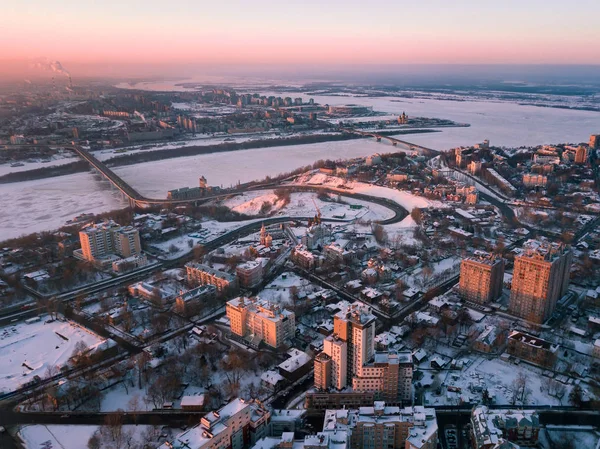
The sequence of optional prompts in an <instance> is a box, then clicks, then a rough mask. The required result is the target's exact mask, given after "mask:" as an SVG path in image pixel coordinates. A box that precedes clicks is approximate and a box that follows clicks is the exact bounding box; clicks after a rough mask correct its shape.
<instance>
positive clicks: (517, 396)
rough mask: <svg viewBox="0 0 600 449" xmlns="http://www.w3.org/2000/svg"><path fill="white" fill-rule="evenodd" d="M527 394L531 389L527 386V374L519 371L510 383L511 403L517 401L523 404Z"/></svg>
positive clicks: (513, 403)
mask: <svg viewBox="0 0 600 449" xmlns="http://www.w3.org/2000/svg"><path fill="white" fill-rule="evenodd" d="M529 394H531V390H530V389H529V388H528V387H527V376H526V375H525V373H523V372H519V374H517V377H516V378H515V380H514V381H513V383H512V397H511V405H515V404H516V403H517V402H519V401H520V402H521V404H525V402H526V401H527V398H528V396H529Z"/></svg>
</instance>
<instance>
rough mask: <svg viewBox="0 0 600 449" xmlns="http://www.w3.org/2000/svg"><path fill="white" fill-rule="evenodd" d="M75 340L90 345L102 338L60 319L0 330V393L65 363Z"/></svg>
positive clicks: (91, 346)
mask: <svg viewBox="0 0 600 449" xmlns="http://www.w3.org/2000/svg"><path fill="white" fill-rule="evenodd" d="M57 333H59V334H60V335H62V336H64V337H66V338H67V339H68V340H64V339H63V338H61V337H59V336H58V335H57ZM79 341H83V342H84V343H85V344H86V345H87V346H88V347H90V348H93V347H97V346H98V345H100V344H101V343H103V342H104V341H105V340H104V339H102V338H100V337H99V336H97V335H96V334H93V333H91V332H90V331H88V330H87V329H84V328H82V327H79V326H78V325H77V324H74V323H71V322H62V321H54V322H52V323H47V322H45V321H44V320H42V321H40V322H37V323H32V324H25V323H19V324H17V325H14V326H7V327H4V328H2V329H0V392H8V391H12V390H16V389H17V388H19V387H20V385H22V384H24V383H26V382H29V381H31V380H33V377H34V376H36V375H37V376H40V377H41V378H44V377H45V371H46V369H47V368H48V367H51V366H58V367H60V366H63V365H65V364H66V363H67V361H68V360H69V358H70V357H71V355H72V354H73V349H74V348H75V345H76V344H77V342H79ZM24 363H25V364H27V366H29V367H30V368H32V370H30V369H28V368H26V367H25V366H23V364H24Z"/></svg>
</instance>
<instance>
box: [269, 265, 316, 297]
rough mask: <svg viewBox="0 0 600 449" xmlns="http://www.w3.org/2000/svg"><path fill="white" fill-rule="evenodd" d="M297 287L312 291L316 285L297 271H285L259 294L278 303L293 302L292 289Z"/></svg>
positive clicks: (301, 290) (303, 290)
mask: <svg viewBox="0 0 600 449" xmlns="http://www.w3.org/2000/svg"><path fill="white" fill-rule="evenodd" d="M292 287H296V288H297V289H298V292H304V293H307V294H309V293H311V292H312V291H313V290H314V289H316V287H315V286H314V285H313V284H312V283H311V282H310V281H309V280H308V279H304V278H301V277H300V276H298V275H297V274H295V273H292V272H285V273H282V274H280V275H279V276H278V277H277V278H276V279H275V280H274V281H273V282H271V283H270V284H269V285H267V286H266V287H265V288H264V289H263V290H261V291H260V293H259V294H258V296H259V297H260V298H261V299H267V300H269V301H272V302H274V303H277V304H282V305H290V304H292V300H291V296H290V289H291V288H292Z"/></svg>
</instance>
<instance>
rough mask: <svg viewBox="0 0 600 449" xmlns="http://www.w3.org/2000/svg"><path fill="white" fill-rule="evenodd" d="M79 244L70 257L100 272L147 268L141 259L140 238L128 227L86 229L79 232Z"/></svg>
mask: <svg viewBox="0 0 600 449" xmlns="http://www.w3.org/2000/svg"><path fill="white" fill-rule="evenodd" d="M79 241H80V243H81V249H78V250H75V251H73V256H75V257H76V258H78V259H82V260H87V261H90V262H93V263H95V264H96V265H99V266H100V267H102V268H110V267H112V268H113V270H114V271H127V270H126V269H125V268H127V267H132V268H137V267H141V266H144V265H146V264H147V259H146V257H145V256H143V255H142V246H141V243H140V234H139V232H138V230H137V229H135V228H134V227H132V226H125V227H123V226H119V225H118V224H117V223H115V222H114V221H107V222H104V223H98V224H94V225H90V226H87V227H85V228H83V229H82V230H81V231H79Z"/></svg>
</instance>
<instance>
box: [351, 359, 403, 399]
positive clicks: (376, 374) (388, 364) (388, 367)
mask: <svg viewBox="0 0 600 449" xmlns="http://www.w3.org/2000/svg"><path fill="white" fill-rule="evenodd" d="M412 378H413V361H412V353H411V352H410V351H401V352H377V353H375V356H374V358H373V361H372V362H370V363H367V364H366V365H364V366H362V367H361V369H360V374H359V375H356V376H354V377H353V378H352V389H353V390H354V391H356V392H361V393H363V392H373V393H375V399H378V400H382V401H386V402H387V403H390V404H398V403H410V401H411V400H412Z"/></svg>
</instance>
